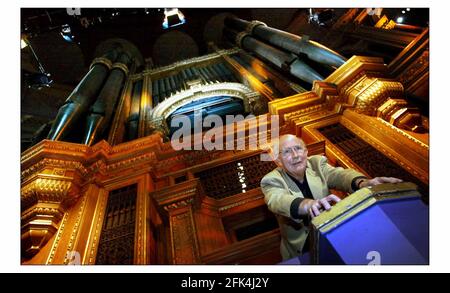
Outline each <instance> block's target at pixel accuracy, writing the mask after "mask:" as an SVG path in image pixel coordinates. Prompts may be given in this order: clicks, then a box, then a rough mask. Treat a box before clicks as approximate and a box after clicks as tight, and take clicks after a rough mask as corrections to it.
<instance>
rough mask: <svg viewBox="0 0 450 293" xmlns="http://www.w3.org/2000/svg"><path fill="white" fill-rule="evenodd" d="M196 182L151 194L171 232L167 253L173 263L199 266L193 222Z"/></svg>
mask: <svg viewBox="0 0 450 293" xmlns="http://www.w3.org/2000/svg"><path fill="white" fill-rule="evenodd" d="M199 188H200V183H199V181H198V180H196V179H194V180H190V181H186V182H185V183H181V184H177V185H174V186H169V187H167V188H163V189H161V190H158V191H155V192H154V193H152V197H153V198H154V199H155V201H156V202H157V204H158V206H159V208H160V209H161V210H163V214H164V215H165V217H166V223H167V224H168V227H167V228H168V230H169V231H170V247H167V248H168V249H170V252H168V255H171V262H172V263H173V264H198V263H200V251H199V243H198V236H197V229H196V225H195V220H194V210H195V208H194V206H195V203H196V202H197V201H198V200H197V198H198V190H199Z"/></svg>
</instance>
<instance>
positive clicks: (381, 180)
mask: <svg viewBox="0 0 450 293" xmlns="http://www.w3.org/2000/svg"><path fill="white" fill-rule="evenodd" d="M402 181H403V180H401V179H398V178H395V177H375V178H372V179H364V180H362V182H360V183H359V188H363V187H368V186H375V185H378V184H381V183H399V182H402Z"/></svg>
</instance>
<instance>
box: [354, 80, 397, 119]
mask: <svg viewBox="0 0 450 293" xmlns="http://www.w3.org/2000/svg"><path fill="white" fill-rule="evenodd" d="M346 95H347V99H348V103H349V104H351V105H354V106H355V110H356V111H357V112H359V113H363V114H366V115H369V116H375V115H376V113H377V108H378V107H380V106H381V105H382V104H383V103H384V102H385V101H386V100H387V99H388V98H389V97H392V98H396V97H399V98H400V97H402V96H403V86H402V84H401V83H399V82H396V81H393V80H388V79H381V78H370V77H365V78H361V79H360V81H359V82H358V83H357V84H356V85H355V86H354V87H353V88H350V89H348V92H347V93H346Z"/></svg>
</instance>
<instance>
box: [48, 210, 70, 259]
mask: <svg viewBox="0 0 450 293" xmlns="http://www.w3.org/2000/svg"><path fill="white" fill-rule="evenodd" d="M68 218H69V213H68V212H66V213H65V214H64V217H63V219H62V221H61V224H60V225H59V228H58V232H57V233H56V238H55V241H54V242H53V245H52V249H51V250H50V253H49V255H48V258H47V261H46V262H45V264H48V265H49V264H52V263H53V260H54V258H55V254H56V249H57V248H58V247H59V242H60V241H61V238H62V235H63V234H64V233H65V228H66V225H67V220H68Z"/></svg>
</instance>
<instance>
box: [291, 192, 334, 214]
mask: <svg viewBox="0 0 450 293" xmlns="http://www.w3.org/2000/svg"><path fill="white" fill-rule="evenodd" d="M339 201H341V199H340V198H339V197H337V196H336V195H334V194H330V195H328V196H326V197H324V198H321V199H305V200H303V201H302V202H301V204H300V206H299V214H300V215H306V214H308V213H309V215H310V216H311V217H312V218H314V217H317V216H318V215H320V213H321V212H322V211H323V210H326V211H328V210H329V209H331V205H330V203H333V202H339Z"/></svg>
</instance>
